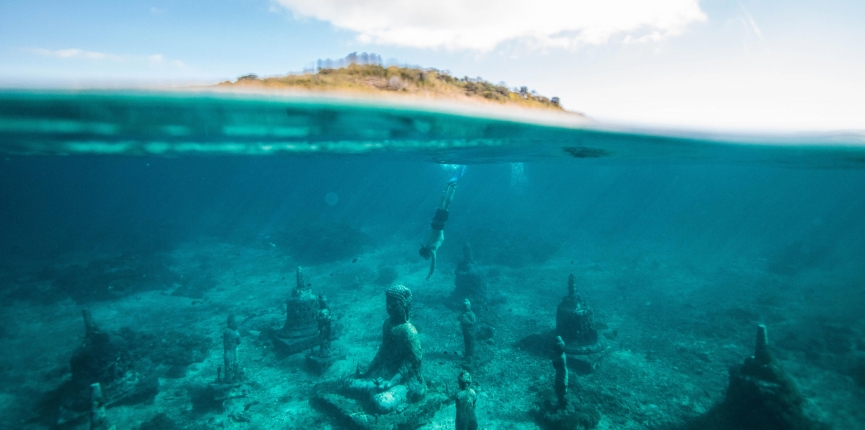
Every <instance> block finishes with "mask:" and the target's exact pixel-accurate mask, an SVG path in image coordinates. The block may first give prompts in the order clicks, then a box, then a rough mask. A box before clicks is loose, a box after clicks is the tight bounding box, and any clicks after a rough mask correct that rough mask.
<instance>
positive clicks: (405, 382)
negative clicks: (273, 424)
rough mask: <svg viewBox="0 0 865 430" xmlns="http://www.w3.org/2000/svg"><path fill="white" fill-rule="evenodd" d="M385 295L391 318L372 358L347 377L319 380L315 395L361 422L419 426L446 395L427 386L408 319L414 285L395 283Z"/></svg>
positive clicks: (379, 425) (378, 425) (379, 426)
mask: <svg viewBox="0 0 865 430" xmlns="http://www.w3.org/2000/svg"><path fill="white" fill-rule="evenodd" d="M385 296H386V299H387V313H388V316H389V318H388V319H387V320H385V322H384V324H383V325H382V342H381V345H380V346H379V349H378V352H377V353H376V355H375V357H374V358H373V360H372V362H371V363H370V364H369V366H367V368H366V370H361V369H360V367H358V369H357V371H356V373H355V375H354V376H353V377H349V378H348V379H346V380H337V381H329V382H325V383H322V384H319V385H318V386H316V393H315V400H316V401H317V403H318V404H319V405H321V406H323V407H325V408H328V409H330V410H332V411H334V412H336V414H337V415H339V416H340V417H342V418H344V419H345V421H346V422H348V423H351V425H353V426H355V427H357V428H363V429H392V428H415V427H418V426H419V425H421V424H423V423H424V422H425V421H427V420H429V419H430V418H431V417H432V415H433V414H435V412H436V411H437V410H438V409H439V408H440V407H441V404H442V403H443V402H444V400H445V397H444V396H443V395H442V394H440V393H438V392H428V390H427V385H426V381H424V378H423V376H422V375H421V364H422V361H423V352H422V349H421V345H420V338H419V336H418V332H417V329H415V327H414V325H412V323H411V320H410V314H411V307H412V294H411V290H409V289H408V288H406V287H405V286H403V285H395V286H392V287H390V288H388V289H387V291H386V292H385Z"/></svg>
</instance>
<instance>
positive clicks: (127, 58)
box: [24, 48, 189, 70]
mask: <svg viewBox="0 0 865 430" xmlns="http://www.w3.org/2000/svg"><path fill="white" fill-rule="evenodd" d="M24 51H26V52H32V53H34V54H39V55H44V56H46V57H54V58H62V59H84V60H114V61H118V62H124V63H129V64H141V63H142V62H145V61H146V62H147V63H148V64H149V65H150V66H151V67H164V66H171V67H174V68H177V69H182V70H188V69H189V67H188V66H187V65H186V64H185V63H184V62H183V61H180V60H171V59H168V58H166V57H165V56H164V55H162V54H153V55H143V56H142V55H115V54H106V53H104V52H96V51H85V50H83V49H77V48H71V49H57V50H50V49H44V48H35V49H25V50H24Z"/></svg>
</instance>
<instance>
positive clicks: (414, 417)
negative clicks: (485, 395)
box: [313, 382, 447, 430]
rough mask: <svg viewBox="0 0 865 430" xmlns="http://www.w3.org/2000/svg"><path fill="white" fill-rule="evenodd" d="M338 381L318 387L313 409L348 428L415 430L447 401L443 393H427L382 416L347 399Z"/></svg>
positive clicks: (357, 401) (366, 405) (425, 422)
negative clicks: (317, 408)
mask: <svg viewBox="0 0 865 430" xmlns="http://www.w3.org/2000/svg"><path fill="white" fill-rule="evenodd" d="M341 390H342V387H341V385H340V383H339V382H332V383H325V384H320V385H319V386H317V387H316V394H315V395H314V397H313V400H314V402H315V404H316V406H318V407H321V408H323V409H326V410H327V411H328V412H330V413H332V414H334V415H336V416H338V417H340V419H342V420H343V422H345V423H346V424H348V425H349V426H348V428H357V429H363V430H393V429H398V430H410V429H416V428H418V427H420V426H422V425H424V424H427V423H429V421H430V420H431V419H432V418H433V416H435V413H436V412H438V410H439V409H441V407H442V405H443V404H444V403H445V401H446V400H447V397H445V395H444V394H442V393H439V392H435V391H432V390H427V393H426V395H425V396H424V397H423V398H422V399H420V400H419V401H417V402H413V403H404V404H403V405H402V407H401V408H400V409H399V410H396V411H393V412H391V413H387V414H382V413H379V412H378V411H375V410H374V409H373V408H371V406H370V405H369V404H368V403H367V402H364V401H361V400H358V399H355V398H353V397H349V396H346V395H345V393H343V392H341Z"/></svg>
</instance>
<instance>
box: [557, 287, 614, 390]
mask: <svg viewBox="0 0 865 430" xmlns="http://www.w3.org/2000/svg"><path fill="white" fill-rule="evenodd" d="M556 335H557V336H561V338H562V340H563V341H564V342H565V352H566V353H567V354H568V358H569V359H571V360H572V361H574V363H572V365H573V366H576V367H577V368H579V369H584V370H586V371H587V372H586V373H591V371H592V368H593V365H592V362H593V361H594V360H592V359H591V358H589V357H579V356H588V355H593V354H598V353H600V352H602V351H603V350H604V349H606V346H607V345H606V342H605V341H604V338H602V337H599V336H598V331H597V330H596V329H595V327H594V312H593V311H592V308H591V307H590V306H588V305H587V304H586V301H585V300H583V298H582V296H580V294H579V293H577V289H576V282H575V280H574V275H569V276H568V295H567V296H565V297H563V298H562V302H561V303H559V307H558V309H557V310H556Z"/></svg>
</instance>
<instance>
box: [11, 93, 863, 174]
mask: <svg viewBox="0 0 865 430" xmlns="http://www.w3.org/2000/svg"><path fill="white" fill-rule="evenodd" d="M448 107H449V106H447V105H434V104H433V105H430V104H426V105H425V104H423V103H414V104H397V103H394V102H393V101H391V102H390V103H387V102H385V101H381V100H379V101H376V100H364V99H337V98H325V97H312V96H293V97H292V96H279V95H263V94H258V95H256V94H232V93H214V92H191V93H190V92H173V93H165V92H163V93H160V92H109V91H101V92H100V91H82V92H60V91H55V92H37V93H33V92H23V91H4V92H2V93H0V141H2V147H0V151H2V152H4V153H9V154H44V155H73V154H128V155H199V154H212V155H273V154H289V155H300V154H311V153H315V154H325V155H337V154H340V155H341V154H375V155H379V156H381V155H389V154H394V153H399V154H401V155H403V156H407V157H412V158H414V159H427V160H431V161H442V162H449V163H459V162H465V163H470V162H495V161H528V160H535V159H544V158H553V157H577V158H606V159H611V160H646V159H665V160H719V161H733V162H740V161H764V162H792V163H800V164H803V165H824V166H826V165H838V166H854V167H855V166H857V165H858V164H859V163H862V162H863V160H865V157H863V154H865V137H863V135H862V134H861V133H858V134H857V133H823V134H818V133H812V134H804V133H803V134H787V135H784V134H754V135H747V134H721V133H715V134H707V133H703V134H700V133H687V132H681V131H678V132H677V131H667V132H664V131H652V132H646V131H635V130H629V129H624V128H618V129H617V128H614V127H610V126H604V125H602V124H598V123H595V122H593V121H581V119H582V118H580V117H577V116H576V115H574V116H573V118H567V116H565V115H558V116H557V115H552V114H550V115H547V116H544V115H543V114H542V113H541V112H538V115H536V116H529V115H523V116H522V117H520V116H519V115H518V114H517V115H497V114H498V112H497V111H495V110H491V109H487V108H483V107H481V108H475V109H472V110H469V111H466V112H462V113H460V112H459V110H458V109H450V110H449V109H448ZM454 111H456V113H454Z"/></svg>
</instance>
